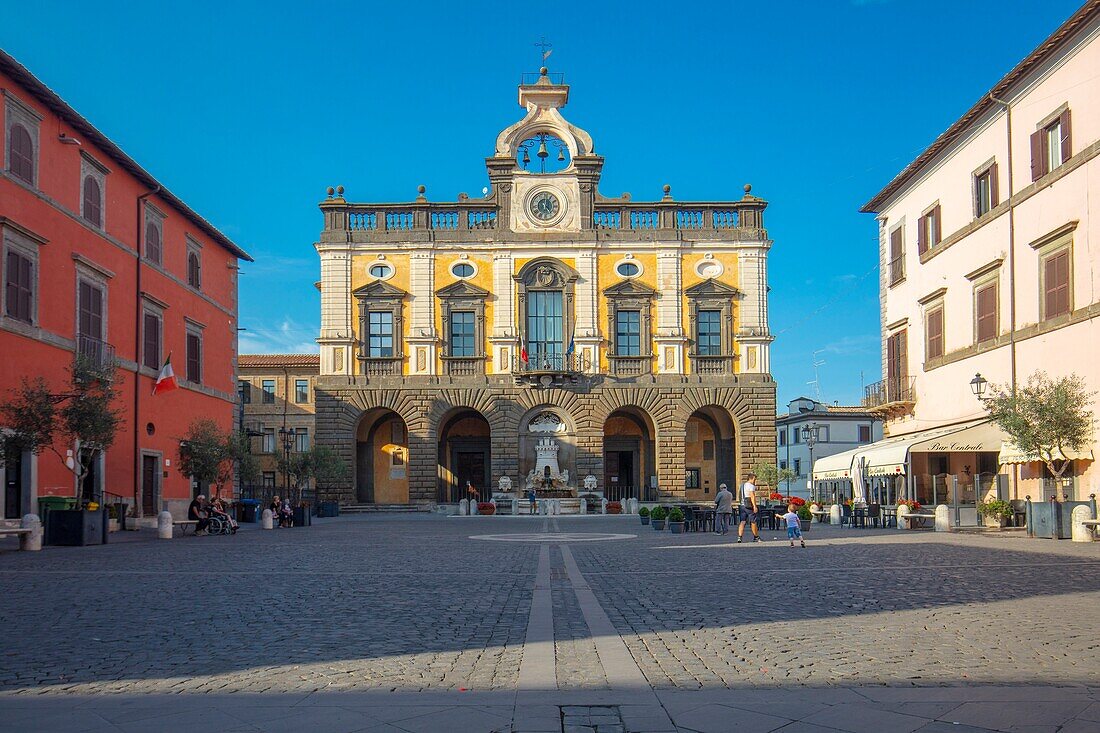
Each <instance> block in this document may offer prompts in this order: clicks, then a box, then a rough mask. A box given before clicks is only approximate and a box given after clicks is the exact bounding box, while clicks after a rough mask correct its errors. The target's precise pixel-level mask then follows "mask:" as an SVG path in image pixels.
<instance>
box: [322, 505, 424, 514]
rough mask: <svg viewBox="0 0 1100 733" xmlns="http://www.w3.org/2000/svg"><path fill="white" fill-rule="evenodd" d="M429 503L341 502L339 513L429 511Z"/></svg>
mask: <svg viewBox="0 0 1100 733" xmlns="http://www.w3.org/2000/svg"><path fill="white" fill-rule="evenodd" d="M431 510H432V506H431V504H341V505H340V513H341V514H402V513H410V512H416V513H420V512H430V511H431Z"/></svg>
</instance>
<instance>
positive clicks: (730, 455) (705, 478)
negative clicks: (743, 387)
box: [683, 404, 739, 501]
mask: <svg viewBox="0 0 1100 733" xmlns="http://www.w3.org/2000/svg"><path fill="white" fill-rule="evenodd" d="M684 432H685V434H684V453H683V455H684V470H685V474H684V495H685V497H686V498H687V499H692V500H696V501H705V500H709V499H713V498H714V496H715V494H717V493H718V486H719V485H720V484H723V483H724V484H726V485H727V486H729V488H730V489H731V490H736V484H737V475H738V471H737V447H736V446H737V439H738V433H739V431H738V430H737V427H736V421H735V420H734V416H733V415H732V414H731V413H730V412H729V410H727V409H726V408H724V407H722V406H721V405H713V404H711V405H703V406H702V407H699V408H697V409H696V410H694V411H693V412H692V413H691V414H690V415H689V416H688V417H687V420H686V421H685V424H684Z"/></svg>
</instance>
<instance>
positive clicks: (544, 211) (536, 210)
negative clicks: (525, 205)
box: [530, 191, 561, 221]
mask: <svg viewBox="0 0 1100 733" xmlns="http://www.w3.org/2000/svg"><path fill="white" fill-rule="evenodd" d="M530 209H531V216H533V217H535V218H536V219H538V220H539V221H550V220H551V219H553V218H554V217H555V216H557V215H558V212H559V211H561V202H560V201H558V197H557V196H555V195H554V194H552V193H550V192H549V191H539V192H538V193H536V194H535V195H534V197H533V198H532V199H531V204H530Z"/></svg>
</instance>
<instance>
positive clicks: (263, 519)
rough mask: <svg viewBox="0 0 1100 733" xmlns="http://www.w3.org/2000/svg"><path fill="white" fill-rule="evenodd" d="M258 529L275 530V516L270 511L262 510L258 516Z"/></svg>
mask: <svg viewBox="0 0 1100 733" xmlns="http://www.w3.org/2000/svg"><path fill="white" fill-rule="evenodd" d="M260 527H261V528H262V529H275V514H274V512H272V511H271V510H270V509H264V511H263V514H261V515H260Z"/></svg>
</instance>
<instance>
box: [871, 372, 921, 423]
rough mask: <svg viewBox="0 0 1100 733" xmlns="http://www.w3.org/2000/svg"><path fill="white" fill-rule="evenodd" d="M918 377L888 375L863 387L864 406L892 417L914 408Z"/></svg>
mask: <svg viewBox="0 0 1100 733" xmlns="http://www.w3.org/2000/svg"><path fill="white" fill-rule="evenodd" d="M915 384H916V377H888V378H886V379H883V380H881V381H879V382H875V383H874V384H868V385H867V386H866V387H864V388H863V406H864V407H866V408H867V409H868V410H871V411H874V412H877V413H880V414H882V415H883V416H884V417H892V416H895V415H900V414H904V413H906V412H908V411H910V410H912V409H913V406H914V405H915V404H916V402H917V398H916V389H915Z"/></svg>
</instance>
